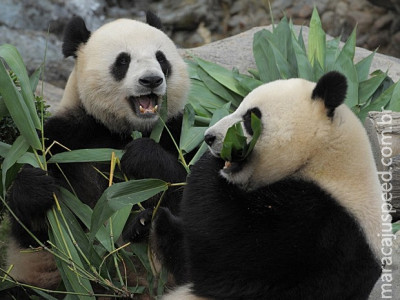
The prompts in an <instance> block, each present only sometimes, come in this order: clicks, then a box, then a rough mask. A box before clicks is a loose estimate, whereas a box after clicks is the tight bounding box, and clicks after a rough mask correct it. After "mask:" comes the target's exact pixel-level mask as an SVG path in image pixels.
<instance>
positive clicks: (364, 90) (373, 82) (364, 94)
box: [358, 72, 387, 104]
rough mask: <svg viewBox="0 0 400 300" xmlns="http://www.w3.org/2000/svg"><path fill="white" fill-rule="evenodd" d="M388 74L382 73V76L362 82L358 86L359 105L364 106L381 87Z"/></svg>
mask: <svg viewBox="0 0 400 300" xmlns="http://www.w3.org/2000/svg"><path fill="white" fill-rule="evenodd" d="M386 76H387V75H386V74H385V73H383V72H381V73H380V74H378V75H376V76H373V77H371V78H370V79H368V80H365V81H363V82H360V85H359V86H358V98H359V102H358V103H359V104H364V103H366V102H367V101H368V99H369V98H371V96H372V95H373V94H374V92H375V91H376V89H377V88H378V87H379V86H380V85H381V83H382V82H383V80H385V78H386Z"/></svg>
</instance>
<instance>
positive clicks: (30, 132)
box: [0, 46, 41, 149]
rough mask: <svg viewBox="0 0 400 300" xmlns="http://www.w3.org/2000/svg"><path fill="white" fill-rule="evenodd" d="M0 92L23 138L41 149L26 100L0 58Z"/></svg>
mask: <svg viewBox="0 0 400 300" xmlns="http://www.w3.org/2000/svg"><path fill="white" fill-rule="evenodd" d="M0 48H1V46H0ZM0 53H1V52H0ZM28 84H29V82H28ZM21 85H22V83H21ZM29 88H30V85H29ZM30 92H31V91H30ZM0 93H1V96H2V98H3V101H4V102H5V104H6V106H7V109H8V111H9V113H10V115H11V117H12V119H13V121H14V122H15V124H16V125H17V127H18V130H19V131H20V132H21V135H23V136H24V137H25V139H26V140H27V141H28V143H29V144H30V145H31V146H32V147H33V148H35V149H41V144H40V141H39V137H38V135H37V133H36V130H35V124H34V121H33V119H32V116H31V114H30V112H29V109H28V107H27V105H26V102H25V101H24V99H23V97H22V95H21V93H20V92H19V91H18V90H17V88H16V87H15V85H14V83H13V81H12V79H11V78H10V75H9V74H8V72H7V70H6V68H5V66H4V64H3V62H2V61H1V60H0ZM32 97H33V96H32ZM32 104H33V102H32ZM35 115H36V117H35V118H38V116H37V114H36V109H35Z"/></svg>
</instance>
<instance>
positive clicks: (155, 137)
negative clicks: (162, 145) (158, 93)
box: [150, 96, 168, 143]
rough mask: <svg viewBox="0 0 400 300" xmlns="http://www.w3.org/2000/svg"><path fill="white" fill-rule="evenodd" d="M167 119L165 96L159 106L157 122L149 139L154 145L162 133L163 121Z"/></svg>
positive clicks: (166, 100)
mask: <svg viewBox="0 0 400 300" xmlns="http://www.w3.org/2000/svg"><path fill="white" fill-rule="evenodd" d="M167 117H168V99H167V97H166V96H165V97H164V101H163V103H162V104H161V109H160V115H159V118H158V120H157V123H156V125H155V126H154V127H153V129H152V131H151V133H150V138H151V139H153V140H154V141H155V142H156V143H158V142H160V138H161V135H162V133H163V131H164V126H165V123H164V120H167Z"/></svg>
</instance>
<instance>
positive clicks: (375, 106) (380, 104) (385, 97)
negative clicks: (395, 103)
mask: <svg viewBox="0 0 400 300" xmlns="http://www.w3.org/2000/svg"><path fill="white" fill-rule="evenodd" d="M399 83H400V81H399V82H397V83H396V84H393V85H392V86H391V87H389V88H388V89H386V90H385V91H384V92H383V93H382V94H381V95H380V96H379V97H378V98H377V99H376V100H375V101H374V102H372V103H371V104H370V105H367V106H365V107H363V108H362V109H361V111H360V113H359V114H358V117H359V118H360V120H361V121H362V122H364V120H365V118H366V116H367V115H368V112H370V111H382V109H383V108H385V106H386V105H387V104H388V103H389V102H390V99H391V98H392V95H393V91H394V90H395V88H396V90H397V89H398V88H399V87H398V86H399Z"/></svg>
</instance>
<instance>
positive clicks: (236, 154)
mask: <svg viewBox="0 0 400 300" xmlns="http://www.w3.org/2000/svg"><path fill="white" fill-rule="evenodd" d="M251 128H252V130H253V136H252V137H251V141H250V143H249V144H248V143H247V138H246V137H245V136H244V135H243V129H242V125H241V122H238V123H236V124H234V125H232V126H231V127H230V128H229V129H228V131H227V132H226V135H225V138H224V143H223V145H222V150H221V153H220V156H221V158H222V159H223V160H225V161H242V160H244V159H245V158H246V157H247V156H249V155H250V153H251V152H252V151H253V148H254V146H255V145H256V143H257V140H258V138H259V137H260V134H261V128H262V124H261V120H260V119H259V118H258V117H257V116H256V115H255V114H254V113H252V114H251Z"/></svg>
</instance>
